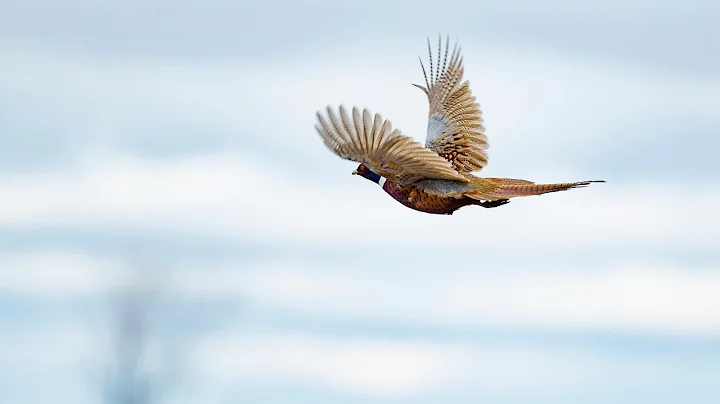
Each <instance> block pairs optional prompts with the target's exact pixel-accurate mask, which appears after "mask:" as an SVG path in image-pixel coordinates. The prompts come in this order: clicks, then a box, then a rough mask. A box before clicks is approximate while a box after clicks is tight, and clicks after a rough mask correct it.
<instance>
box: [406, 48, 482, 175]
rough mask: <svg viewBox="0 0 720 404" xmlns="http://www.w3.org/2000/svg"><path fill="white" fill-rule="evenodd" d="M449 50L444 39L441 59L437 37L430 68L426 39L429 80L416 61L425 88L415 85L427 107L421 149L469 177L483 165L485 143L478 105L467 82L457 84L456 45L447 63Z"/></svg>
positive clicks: (459, 63) (459, 75)
mask: <svg viewBox="0 0 720 404" xmlns="http://www.w3.org/2000/svg"><path fill="white" fill-rule="evenodd" d="M449 48H450V39H449V38H448V39H447V41H446V43H445V52H444V57H443V52H442V51H443V47H442V41H441V38H440V37H438V53H437V61H436V63H435V64H433V55H432V51H431V49H430V40H429V39H428V54H429V59H430V75H429V77H428V74H427V71H426V70H425V66H424V65H423V63H422V59H421V60H420V66H421V67H422V69H423V75H424V76H425V87H423V86H420V85H417V84H415V85H416V86H417V87H419V88H420V89H421V90H423V91H424V92H425V94H426V95H427V96H428V102H429V103H430V112H429V114H428V130H427V137H426V139H425V147H427V148H429V149H431V150H434V151H436V152H437V153H438V154H439V155H441V156H442V157H444V158H445V159H447V160H448V161H449V162H450V163H452V165H453V168H455V169H456V170H457V171H458V172H461V173H471V172H473V171H479V170H481V169H482V168H483V167H485V165H487V162H488V156H487V149H488V141H487V136H485V127H484V126H483V120H482V112H481V111H480V105H479V104H478V103H476V102H475V97H474V96H473V95H472V93H471V91H470V82H469V81H465V82H464V83H462V84H461V80H462V76H463V72H464V68H463V64H462V56H461V55H460V49H459V47H458V45H457V43H456V44H455V47H454V49H453V51H452V54H450V60H449V61H448V50H449ZM441 57H442V64H441Z"/></svg>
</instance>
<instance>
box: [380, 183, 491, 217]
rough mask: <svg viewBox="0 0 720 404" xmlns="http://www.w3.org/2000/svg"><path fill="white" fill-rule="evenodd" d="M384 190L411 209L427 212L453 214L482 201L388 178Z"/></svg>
mask: <svg viewBox="0 0 720 404" xmlns="http://www.w3.org/2000/svg"><path fill="white" fill-rule="evenodd" d="M382 188H383V190H384V191H385V192H387V193H388V194H389V195H390V196H392V197H393V198H395V200H396V201H398V202H400V203H402V204H403V205H405V206H407V207H408V208H410V209H415V210H418V211H420V212H425V213H435V214H441V215H442V214H445V215H452V214H453V212H455V211H456V210H458V209H460V208H462V207H463V206H467V205H479V204H481V203H482V202H481V201H478V200H475V199H471V198H467V197H461V198H453V197H451V196H439V195H433V194H430V193H428V192H426V191H425V190H423V189H422V188H420V187H419V186H413V185H410V186H407V187H401V186H400V185H398V184H396V183H394V182H392V181H390V180H388V181H385V184H383V187H382Z"/></svg>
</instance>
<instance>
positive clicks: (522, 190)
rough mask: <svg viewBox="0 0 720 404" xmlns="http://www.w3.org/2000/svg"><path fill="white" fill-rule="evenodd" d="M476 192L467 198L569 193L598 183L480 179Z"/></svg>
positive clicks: (502, 197)
mask: <svg viewBox="0 0 720 404" xmlns="http://www.w3.org/2000/svg"><path fill="white" fill-rule="evenodd" d="M479 180H481V182H477V183H476V185H477V187H476V188H475V190H474V191H471V192H468V193H467V194H466V196H468V197H470V198H473V199H479V200H498V199H508V198H515V197H519V196H532V195H542V194H547V193H550V192H558V191H567V190H569V189H573V188H584V187H586V186H588V185H590V183H593V182H605V181H603V180H597V181H580V182H564V183H559V184H535V183H533V182H530V181H525V180H516V179H511V178H479Z"/></svg>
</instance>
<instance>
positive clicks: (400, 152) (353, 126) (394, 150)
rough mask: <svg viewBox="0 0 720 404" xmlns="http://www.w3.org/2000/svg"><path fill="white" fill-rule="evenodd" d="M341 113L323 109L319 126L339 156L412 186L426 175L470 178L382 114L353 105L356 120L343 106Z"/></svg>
mask: <svg viewBox="0 0 720 404" xmlns="http://www.w3.org/2000/svg"><path fill="white" fill-rule="evenodd" d="M339 116H340V118H339V119H338V117H337V115H336V114H335V112H334V111H333V109H332V108H330V107H328V108H327V119H326V118H325V116H323V115H322V114H321V113H320V112H318V114H317V118H318V124H317V125H315V129H316V130H317V131H318V133H319V134H320V136H321V137H322V138H323V141H324V142H325V145H327V147H328V148H330V149H331V150H332V151H333V152H335V154H337V155H338V156H340V157H342V158H344V159H347V160H352V161H357V162H359V163H363V164H365V165H366V166H367V167H368V168H369V169H370V170H372V171H374V172H376V173H378V174H380V175H381V176H383V177H386V178H388V179H389V180H391V181H393V182H396V183H398V184H400V185H401V186H403V185H409V184H412V183H414V182H416V181H419V180H421V179H424V178H435V179H445V180H455V181H462V182H467V181H468V180H467V179H466V178H465V177H464V176H463V175H461V174H459V173H458V172H457V171H455V170H454V169H453V167H452V165H451V164H450V163H449V162H448V161H447V160H445V159H444V158H442V157H441V156H440V155H438V154H437V153H436V152H434V151H432V150H430V149H428V148H425V147H423V146H422V144H420V143H418V142H415V141H413V140H412V139H411V138H410V137H408V136H405V135H403V134H402V133H401V132H400V130H398V129H394V130H393V128H392V124H391V123H390V121H389V120H383V119H382V116H381V115H380V114H375V115H374V116H373V115H372V114H371V113H370V111H368V110H367V109H364V110H363V112H362V115H361V114H360V111H359V110H358V109H357V108H353V111H352V120H351V119H350V115H348V113H347V112H346V111H345V108H344V107H343V106H340V108H339Z"/></svg>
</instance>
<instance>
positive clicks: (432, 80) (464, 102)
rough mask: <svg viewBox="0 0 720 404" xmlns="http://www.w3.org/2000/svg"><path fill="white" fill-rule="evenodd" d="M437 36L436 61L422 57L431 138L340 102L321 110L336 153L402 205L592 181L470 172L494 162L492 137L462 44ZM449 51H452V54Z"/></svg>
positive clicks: (487, 201) (494, 200)
mask: <svg viewBox="0 0 720 404" xmlns="http://www.w3.org/2000/svg"><path fill="white" fill-rule="evenodd" d="M449 47H450V42H449V39H448V40H447V41H446V45H445V48H444V49H445V52H444V55H443V53H442V50H443V46H442V43H441V41H440V39H439V38H438V53H437V58H436V59H435V63H433V55H432V52H431V50H430V42H429V41H428V56H429V59H430V63H429V66H430V69H429V74H428V71H426V70H425V66H424V65H423V64H422V62H421V67H422V69H423V76H424V78H425V86H421V85H417V84H415V86H417V87H418V88H420V89H421V90H422V91H423V92H424V93H425V95H427V97H428V103H429V106H430V109H429V111H428V126H427V135H426V138H425V145H424V146H423V145H422V144H420V143H418V142H415V141H413V140H412V138H410V137H409V136H405V135H403V134H402V133H401V132H400V131H399V130H397V129H395V130H393V129H392V125H391V123H390V121H388V120H384V119H383V118H382V117H381V116H380V114H375V115H374V116H373V115H372V114H371V113H370V112H369V111H368V110H367V109H365V110H363V111H362V112H360V110H359V109H357V108H353V109H352V114H349V113H348V112H347V111H346V110H345V109H344V108H343V107H342V106H340V108H339V111H338V112H339V115H337V114H335V112H334V111H333V109H332V108H330V107H328V109H327V119H326V118H325V117H324V116H323V115H322V114H320V113H318V115H317V117H318V125H316V129H317V131H318V133H319V134H320V136H321V137H322V139H323V141H324V142H325V145H326V146H328V148H330V150H332V151H333V152H335V153H336V154H337V155H338V156H340V157H342V158H344V159H347V160H352V161H356V162H359V163H361V164H360V165H359V166H358V168H357V169H356V170H355V172H353V174H358V175H360V176H362V177H364V178H366V179H368V180H370V181H372V182H375V183H377V184H379V185H380V186H381V187H382V188H383V190H384V191H385V192H387V193H388V194H390V196H392V197H393V198H394V199H395V200H397V201H398V202H400V203H402V204H403V205H405V206H407V207H409V208H411V209H415V210H418V211H421V212H426V213H435V214H452V213H453V212H454V211H456V210H457V209H459V208H461V207H463V206H468V205H479V206H483V207H486V208H494V207H496V206H501V205H504V204H506V203H508V201H509V200H510V198H515V197H520V196H531V195H542V194H546V193H549V192H557V191H565V190H568V189H573V188H580V187H584V186H587V185H588V184H590V183H591V182H603V181H580V182H568V183H556V184H535V183H534V182H531V181H527V180H518V179H512V178H482V177H476V176H474V175H472V174H471V173H473V172H476V171H480V170H482V169H483V168H484V167H485V166H486V165H487V163H488V154H487V149H488V139H487V136H486V135H485V126H484V125H483V119H482V112H481V110H480V105H479V104H478V103H477V102H476V100H475V97H474V96H473V95H472V92H471V91H470V83H469V82H468V81H464V82H463V81H462V77H463V72H464V67H463V64H462V57H461V55H460V50H459V48H458V46H457V44H456V45H455V48H454V49H453V51H452V53H449ZM448 56H449V57H448Z"/></svg>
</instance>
